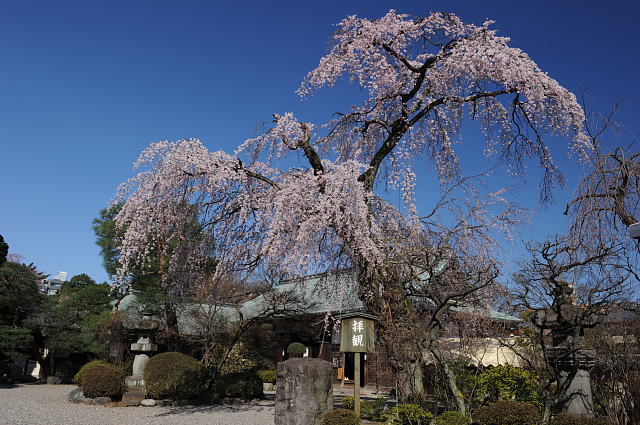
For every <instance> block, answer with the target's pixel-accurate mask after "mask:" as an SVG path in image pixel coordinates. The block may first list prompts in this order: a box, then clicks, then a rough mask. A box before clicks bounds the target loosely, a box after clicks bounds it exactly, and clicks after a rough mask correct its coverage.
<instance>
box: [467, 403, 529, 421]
mask: <svg viewBox="0 0 640 425" xmlns="http://www.w3.org/2000/svg"><path fill="white" fill-rule="evenodd" d="M471 416H472V417H473V420H474V421H476V422H478V423H479V424H480V425H537V424H538V422H539V421H540V412H539V411H538V409H537V408H536V407H535V406H532V405H531V404H527V403H521V402H519V401H513V400H501V401H498V402H495V403H491V404H489V405H488V406H484V407H480V408H478V409H476V410H475V411H474V412H473V414H472V415H471Z"/></svg>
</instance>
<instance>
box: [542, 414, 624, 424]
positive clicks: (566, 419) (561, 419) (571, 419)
mask: <svg viewBox="0 0 640 425" xmlns="http://www.w3.org/2000/svg"><path fill="white" fill-rule="evenodd" d="M550 425H613V422H612V421H610V420H609V419H605V418H587V417H584V416H576V415H558V416H556V417H555V418H553V419H552V420H551V422H550Z"/></svg>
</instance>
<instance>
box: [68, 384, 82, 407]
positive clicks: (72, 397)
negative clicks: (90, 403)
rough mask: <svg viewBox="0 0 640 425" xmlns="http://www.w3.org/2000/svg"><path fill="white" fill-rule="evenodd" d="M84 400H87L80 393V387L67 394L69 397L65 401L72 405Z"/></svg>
mask: <svg viewBox="0 0 640 425" xmlns="http://www.w3.org/2000/svg"><path fill="white" fill-rule="evenodd" d="M86 399H87V398H86V397H85V396H84V393H83V392H82V388H80V387H77V388H74V389H72V390H71V391H70V392H69V395H68V396H67V400H69V401H71V402H73V403H80V402H82V401H84V400H86Z"/></svg>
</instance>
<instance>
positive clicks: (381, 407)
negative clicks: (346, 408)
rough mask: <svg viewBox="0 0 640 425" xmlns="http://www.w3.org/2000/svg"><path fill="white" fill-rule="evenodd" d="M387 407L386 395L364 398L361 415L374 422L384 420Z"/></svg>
mask: <svg viewBox="0 0 640 425" xmlns="http://www.w3.org/2000/svg"><path fill="white" fill-rule="evenodd" d="M343 400H344V399H343ZM386 407H387V400H386V399H385V398H384V397H376V398H375V399H374V400H363V401H362V402H361V403H360V417H361V418H363V419H368V420H370V421H373V422H382V421H383V420H384V411H385V408H386Z"/></svg>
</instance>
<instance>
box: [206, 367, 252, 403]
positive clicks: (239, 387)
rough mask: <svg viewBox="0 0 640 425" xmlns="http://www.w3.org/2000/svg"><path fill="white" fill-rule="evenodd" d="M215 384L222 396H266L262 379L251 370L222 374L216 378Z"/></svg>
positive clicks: (246, 398)
mask: <svg viewBox="0 0 640 425" xmlns="http://www.w3.org/2000/svg"><path fill="white" fill-rule="evenodd" d="M214 386H215V390H216V393H217V394H218V395H220V397H231V398H243V399H245V400H249V399H253V398H263V397H264V393H263V392H262V379H260V377H259V376H258V375H256V374H255V373H254V372H250V371H247V372H236V373H229V374H227V375H220V376H218V377H217V378H216V382H215V384H214Z"/></svg>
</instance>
